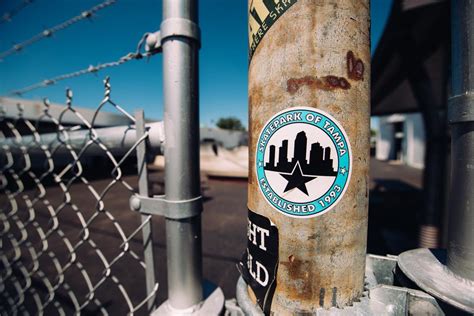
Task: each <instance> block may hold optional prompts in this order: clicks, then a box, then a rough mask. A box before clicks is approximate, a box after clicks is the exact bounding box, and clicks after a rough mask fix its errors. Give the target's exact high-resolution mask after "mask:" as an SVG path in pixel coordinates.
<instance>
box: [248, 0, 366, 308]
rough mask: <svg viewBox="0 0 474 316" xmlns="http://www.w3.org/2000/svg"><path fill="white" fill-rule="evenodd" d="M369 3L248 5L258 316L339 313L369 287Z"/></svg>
mask: <svg viewBox="0 0 474 316" xmlns="http://www.w3.org/2000/svg"><path fill="white" fill-rule="evenodd" d="M369 25H370V21H369V1H368V0H363V1H353V0H347V1H334V0H317V1H316V0H280V1H273V0H249V47H250V49H249V55H250V61H249V90H248V91H249V118H250V137H249V157H250V158H249V189H248V208H249V223H248V234H247V235H248V247H247V251H246V252H245V253H244V256H243V259H242V262H241V263H240V270H241V273H242V276H243V278H244V280H245V281H246V283H247V284H249V294H250V296H251V297H253V299H254V300H255V301H256V302H257V303H258V305H260V308H261V309H262V310H263V311H264V313H265V314H268V313H270V312H274V313H275V314H276V315H284V314H293V313H295V312H314V311H315V310H316V309H318V308H320V307H322V308H326V309H327V308H330V307H344V306H347V305H350V304H351V303H352V302H354V301H356V300H358V299H359V298H360V297H361V295H362V292H363V288H364V268H365V255H366V243H367V242H366V240H367V215H368V190H369V189H368V185H369V174H368V171H369V126H370V123H369V116H370V106H369V104H370V101H369V96H370V93H369V87H370V75H369V74H370V67H369V65H370V39H369Z"/></svg>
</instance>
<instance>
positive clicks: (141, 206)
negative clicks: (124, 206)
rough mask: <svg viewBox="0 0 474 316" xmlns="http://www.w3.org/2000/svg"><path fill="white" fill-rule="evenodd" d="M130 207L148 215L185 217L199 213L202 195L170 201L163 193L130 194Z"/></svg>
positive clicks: (172, 217)
mask: <svg viewBox="0 0 474 316" xmlns="http://www.w3.org/2000/svg"><path fill="white" fill-rule="evenodd" d="M130 208H131V209H132V210H134V211H139V212H140V213H144V214H150V215H161V216H164V217H166V218H170V219H186V218H190V217H194V216H196V215H199V214H201V212H202V196H197V197H195V198H192V199H189V200H180V201H171V200H167V199H166V198H165V196H164V195H155V196H153V197H147V196H141V195H138V194H135V195H132V197H131V198H130Z"/></svg>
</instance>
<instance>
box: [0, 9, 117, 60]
mask: <svg viewBox="0 0 474 316" xmlns="http://www.w3.org/2000/svg"><path fill="white" fill-rule="evenodd" d="M115 2H116V0H106V1H104V2H102V3H100V4H98V5H96V6H94V7H92V8H90V9H89V10H86V11H83V12H82V13H81V14H79V15H76V16H75V17H72V18H71V19H69V20H67V21H64V22H63V23H60V24H58V25H56V26H53V27H52V28H48V29H45V30H43V31H42V32H40V33H38V34H36V35H35V36H33V37H31V38H29V39H27V40H26V41H23V42H21V43H18V44H15V45H13V46H12V47H11V48H10V49H8V50H6V51H4V52H2V53H0V60H3V59H5V57H7V56H10V55H13V54H14V53H16V52H19V51H21V50H22V49H24V48H25V47H27V46H30V45H31V44H34V43H36V42H38V41H40V40H42V39H45V38H48V37H51V36H52V35H53V34H54V33H56V32H58V31H61V30H64V29H66V28H68V27H70V26H71V25H73V24H75V23H77V22H80V21H82V20H84V19H90V18H92V16H93V14H94V13H96V12H97V11H100V10H102V9H104V8H106V7H108V6H111V5H113V4H114V3H115Z"/></svg>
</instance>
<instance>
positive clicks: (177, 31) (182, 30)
mask: <svg viewBox="0 0 474 316" xmlns="http://www.w3.org/2000/svg"><path fill="white" fill-rule="evenodd" d="M160 36H161V42H162V43H163V41H164V40H165V39H166V38H168V37H172V36H181V37H187V38H190V39H193V40H195V41H196V42H197V43H198V44H199V46H201V31H200V29H199V26H198V25H197V24H196V23H194V22H193V21H191V20H187V19H181V18H169V19H166V20H164V21H163V22H161V26H160Z"/></svg>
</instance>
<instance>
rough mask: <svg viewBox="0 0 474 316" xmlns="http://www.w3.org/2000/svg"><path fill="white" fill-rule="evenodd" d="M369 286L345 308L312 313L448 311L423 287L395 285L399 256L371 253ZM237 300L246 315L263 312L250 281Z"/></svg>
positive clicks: (239, 289)
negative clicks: (251, 289) (420, 288)
mask: <svg viewBox="0 0 474 316" xmlns="http://www.w3.org/2000/svg"><path fill="white" fill-rule="evenodd" d="M366 259H367V266H366V270H365V277H366V288H365V292H364V293H363V296H362V297H361V298H359V299H358V300H357V301H356V302H354V303H353V304H352V305H351V306H346V307H344V308H335V307H331V308H330V309H324V308H318V309H317V310H316V311H313V312H312V313H311V315H321V316H322V315H328V316H342V315H367V316H369V315H370V316H372V315H374V316H375V315H377V316H378V315H393V316H398V315H400V316H404V315H444V312H443V310H442V309H441V308H440V306H439V305H438V303H437V301H436V299H435V298H434V297H432V296H431V295H429V294H426V293H424V292H422V291H418V290H413V289H408V288H404V287H397V286H393V280H394V278H393V277H394V269H395V266H396V264H397V257H394V256H387V257H383V256H374V255H367V258H366ZM236 294H237V301H238V303H239V306H240V307H241V309H242V311H243V313H244V314H245V315H263V313H262V311H261V310H260V309H259V307H258V306H255V304H253V302H252V300H251V298H250V295H249V293H248V290H247V284H246V283H245V281H244V280H243V279H242V278H240V279H239V281H238V282H237V291H236Z"/></svg>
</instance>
